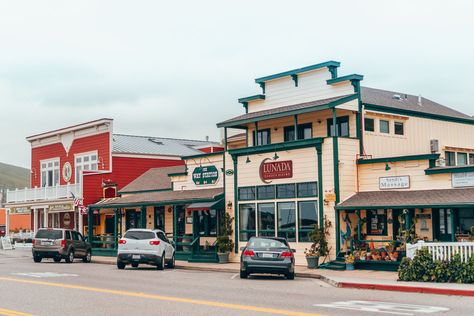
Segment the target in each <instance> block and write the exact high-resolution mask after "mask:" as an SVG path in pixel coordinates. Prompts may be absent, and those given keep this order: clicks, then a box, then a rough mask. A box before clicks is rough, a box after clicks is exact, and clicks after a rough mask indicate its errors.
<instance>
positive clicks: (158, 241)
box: [117, 229, 175, 270]
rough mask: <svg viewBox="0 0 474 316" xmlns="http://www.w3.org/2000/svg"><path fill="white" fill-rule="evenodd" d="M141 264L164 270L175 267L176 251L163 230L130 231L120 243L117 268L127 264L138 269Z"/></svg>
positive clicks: (122, 267)
mask: <svg viewBox="0 0 474 316" xmlns="http://www.w3.org/2000/svg"><path fill="white" fill-rule="evenodd" d="M140 263H144V264H150V265H154V266H156V267H157V268H158V270H163V269H164V267H165V264H166V266H167V267H168V268H174V266H175V249H174V246H173V244H172V242H170V241H169V240H168V238H166V235H165V233H164V232H163V231H161V230H151V229H130V230H128V231H127V232H126V233H125V235H124V236H123V238H122V239H120V240H119V243H118V251H117V268H119V269H125V267H126V266H127V264H131V265H132V267H134V268H137V267H138V265H139V264H140Z"/></svg>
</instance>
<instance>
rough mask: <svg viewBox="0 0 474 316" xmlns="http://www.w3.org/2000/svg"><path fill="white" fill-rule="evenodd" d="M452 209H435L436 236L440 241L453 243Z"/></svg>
mask: <svg viewBox="0 0 474 316" xmlns="http://www.w3.org/2000/svg"><path fill="white" fill-rule="evenodd" d="M451 212H452V210H451V209H446V208H440V209H434V210H433V215H434V222H435V236H436V239H438V240H439V241H452V236H453V231H452V227H453V226H452V222H451V221H452V218H451Z"/></svg>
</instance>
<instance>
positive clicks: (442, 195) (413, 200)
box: [336, 188, 474, 210]
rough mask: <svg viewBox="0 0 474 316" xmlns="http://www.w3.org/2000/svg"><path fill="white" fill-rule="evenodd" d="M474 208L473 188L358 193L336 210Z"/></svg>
mask: <svg viewBox="0 0 474 316" xmlns="http://www.w3.org/2000/svg"><path fill="white" fill-rule="evenodd" d="M463 207H464V208H466V207H474V188H462V189H445V190H442V189H439V190H412V191H370V192H359V193H357V194H355V195H353V196H352V197H350V198H348V199H347V200H345V201H344V202H342V203H340V204H339V205H337V206H336V209H338V210H358V209H396V208H463Z"/></svg>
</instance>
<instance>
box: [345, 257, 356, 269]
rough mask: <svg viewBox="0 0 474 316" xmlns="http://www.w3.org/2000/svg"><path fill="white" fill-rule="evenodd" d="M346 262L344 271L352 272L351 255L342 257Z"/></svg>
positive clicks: (353, 259) (352, 258)
mask: <svg viewBox="0 0 474 316" xmlns="http://www.w3.org/2000/svg"><path fill="white" fill-rule="evenodd" d="M344 259H345V261H346V270H354V262H355V257H354V255H353V254H351V253H350V254H348V255H345V256H344Z"/></svg>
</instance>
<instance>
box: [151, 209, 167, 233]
mask: <svg viewBox="0 0 474 316" xmlns="http://www.w3.org/2000/svg"><path fill="white" fill-rule="evenodd" d="M154 216H155V221H154V222H155V224H154V226H153V227H154V228H155V229H161V230H162V231H164V232H165V231H166V230H165V207H164V206H155V209H154Z"/></svg>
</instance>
